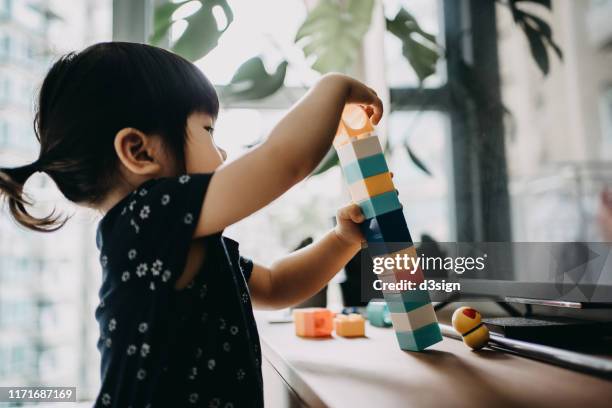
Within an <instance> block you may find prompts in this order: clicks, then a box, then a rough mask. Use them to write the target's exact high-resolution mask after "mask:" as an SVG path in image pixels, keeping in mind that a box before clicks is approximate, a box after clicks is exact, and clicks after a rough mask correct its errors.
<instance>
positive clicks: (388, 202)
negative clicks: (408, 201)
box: [357, 191, 402, 218]
mask: <svg viewBox="0 0 612 408" xmlns="http://www.w3.org/2000/svg"><path fill="white" fill-rule="evenodd" d="M357 204H359V207H361V212H363V215H364V216H365V217H366V218H374V217H376V216H377V215H382V214H386V213H388V212H391V211H393V210H398V209H400V208H402V204H401V203H400V202H399V199H398V197H397V192H396V191H389V192H386V193H382V194H379V195H377V196H374V197H370V198H369V199H367V200H363V201H360V202H358V203H357Z"/></svg>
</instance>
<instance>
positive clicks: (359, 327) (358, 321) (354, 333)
mask: <svg viewBox="0 0 612 408" xmlns="http://www.w3.org/2000/svg"><path fill="white" fill-rule="evenodd" d="M334 329H335V330H336V334H337V335H338V336H342V337H363V336H365V319H364V318H363V317H362V316H361V315H360V314H357V313H351V314H350V315H348V316H347V315H344V314H339V315H336V318H335V319H334Z"/></svg>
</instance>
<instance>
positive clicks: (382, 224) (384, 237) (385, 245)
mask: <svg viewBox="0 0 612 408" xmlns="http://www.w3.org/2000/svg"><path fill="white" fill-rule="evenodd" d="M359 228H360V229H361V232H362V233H363V235H364V236H365V238H366V241H367V242H368V252H369V253H370V255H371V256H378V255H382V254H388V253H392V252H396V251H398V250H401V249H404V248H408V247H411V246H412V237H411V236H410V232H409V231H408V226H407V225H406V219H405V218H404V213H403V212H402V209H401V208H400V209H397V210H394V211H390V212H388V213H385V214H381V215H377V216H375V217H372V218H368V219H366V220H365V221H364V222H363V223H361V224H360V225H359ZM402 247H403V248H402Z"/></svg>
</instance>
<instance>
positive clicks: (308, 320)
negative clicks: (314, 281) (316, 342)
mask: <svg viewBox="0 0 612 408" xmlns="http://www.w3.org/2000/svg"><path fill="white" fill-rule="evenodd" d="M333 318H334V313H333V312H332V311H331V310H329V309H325V308H322V307H309V308H303V309H295V310H293V322H294V325H295V334H296V335H298V336H300V337H329V336H331V333H332V330H333V329H334V324H333Z"/></svg>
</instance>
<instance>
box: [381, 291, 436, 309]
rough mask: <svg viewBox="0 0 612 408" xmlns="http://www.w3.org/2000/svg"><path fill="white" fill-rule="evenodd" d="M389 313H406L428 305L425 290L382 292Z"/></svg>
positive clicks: (427, 294)
mask: <svg viewBox="0 0 612 408" xmlns="http://www.w3.org/2000/svg"><path fill="white" fill-rule="evenodd" d="M383 296H384V298H385V301H386V302H387V306H388V307H389V311H390V312H391V313H406V312H410V311H412V310H414V309H417V308H419V307H421V306H425V305H426V304H428V303H430V302H431V300H430V298H429V292H427V291H426V290H406V291H403V292H401V293H389V292H383Z"/></svg>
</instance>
